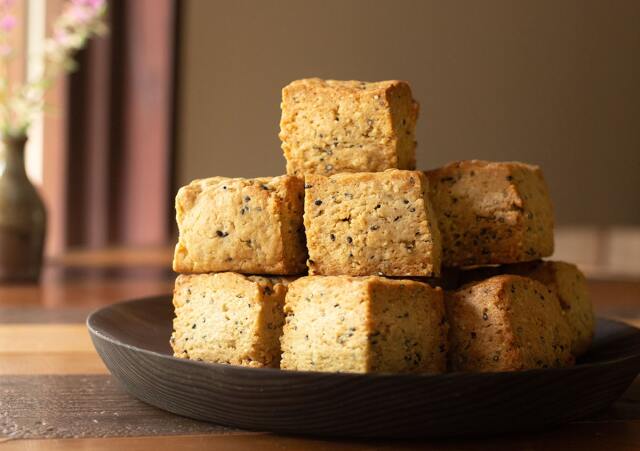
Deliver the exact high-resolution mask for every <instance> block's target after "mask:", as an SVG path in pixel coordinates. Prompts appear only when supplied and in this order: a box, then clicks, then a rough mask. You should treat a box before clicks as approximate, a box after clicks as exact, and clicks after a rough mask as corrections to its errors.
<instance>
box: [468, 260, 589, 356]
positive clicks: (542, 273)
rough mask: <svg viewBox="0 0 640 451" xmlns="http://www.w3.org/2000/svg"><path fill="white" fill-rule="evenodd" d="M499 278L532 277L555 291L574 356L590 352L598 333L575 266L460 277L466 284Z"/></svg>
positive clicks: (524, 266) (504, 268) (505, 268)
mask: <svg viewBox="0 0 640 451" xmlns="http://www.w3.org/2000/svg"><path fill="white" fill-rule="evenodd" d="M496 274H517V275H521V276H525V277H530V278H531V279H534V280H537V281H538V282H541V283H542V284H544V285H545V286H546V287H547V288H549V289H550V290H551V291H553V292H554V293H555V294H556V296H558V301H559V302H560V307H561V308H562V310H563V312H564V315H565V318H566V320H567V322H568V324H569V328H570V329H571V352H572V353H573V355H575V356H576V357H579V356H581V355H582V354H584V353H585V352H587V350H588V349H589V347H590V346H591V342H592V340H593V335H594V333H595V327H596V324H595V315H594V312H593V306H592V304H591V298H590V296H589V289H588V287H587V280H586V278H585V276H584V274H583V273H582V271H580V269H578V267H577V266H576V265H574V264H572V263H566V262H562V261H552V260H546V261H542V260H537V261H535V262H527V263H514V264H511V265H501V266H498V267H492V268H477V269H473V270H468V271H463V272H462V273H461V277H462V279H463V280H466V281H474V280H481V279H485V278H487V277H490V276H492V275H496Z"/></svg>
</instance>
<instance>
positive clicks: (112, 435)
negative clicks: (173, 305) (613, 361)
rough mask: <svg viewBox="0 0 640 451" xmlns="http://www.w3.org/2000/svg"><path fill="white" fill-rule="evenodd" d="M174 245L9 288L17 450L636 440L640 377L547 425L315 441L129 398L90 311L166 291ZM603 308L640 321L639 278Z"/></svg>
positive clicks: (2, 370) (540, 445)
mask: <svg viewBox="0 0 640 451" xmlns="http://www.w3.org/2000/svg"><path fill="white" fill-rule="evenodd" d="M169 258H170V250H169V249H166V250H165V249H159V250H147V251H127V250H116V251H109V252H93V253H78V254H72V255H67V256H66V257H65V258H64V259H63V260H62V261H58V262H52V263H51V264H50V265H49V266H48V267H47V269H46V272H45V276H44V279H43V282H42V284H41V285H40V286H2V287H0V407H1V408H0V441H2V442H1V444H0V448H2V449H3V451H4V450H5V449H6V450H17V449H20V450H21V449H43V450H58V449H65V450H67V449H69V450H74V449H92V450H93V449H97V450H101V449H130V450H152V449H162V448H166V449H203V448H207V447H210V448H215V449H233V450H243V449H247V450H252V449H288V450H294V449H301V450H320V449H338V450H359V449H389V450H391V449H394V450H395V449H505V450H506V449H523V448H526V449H544V450H546V451H548V450H553V449H567V448H577V449H638V448H640V381H636V382H635V383H634V384H633V385H632V386H631V387H630V388H629V390H627V391H626V393H625V394H624V395H623V396H622V398H620V399H619V400H618V401H617V402H616V403H615V404H614V405H613V406H612V407H611V408H609V409H607V410H605V411H603V412H599V413H596V414H593V415H592V416H590V417H589V418H586V419H582V420H579V421H575V422H572V423H569V424H567V425H564V426H560V427H557V428H552V429H550V430H546V431H544V432H536V433H521V434H517V435H509V436H503V437H488V438H482V439H477V438H476V439H455V440H413V441H407V440H403V441H397V440H338V439H317V438H314V439H310V438H303V437H296V436H284V435H275V434H267V433H260V432H257V433H256V432H248V431H243V430H238V429H233V428H228V427H224V426H220V425H215V424H210V423H205V422H199V421H195V420H190V419H187V418H185V417H181V416H176V415H172V414H170V413H167V412H164V411H162V410H159V409H156V408H154V407H151V406H148V405H146V404H144V403H142V402H140V401H138V400H136V399H135V398H133V397H132V396H130V395H128V394H127V393H126V392H125V391H124V390H123V389H122V388H121V387H120V385H119V384H118V383H117V382H116V381H115V380H114V378H113V377H112V376H110V375H109V373H108V372H107V370H106V368H105V367H104V365H103V363H102V361H101V360H100V358H99V357H98V355H97V354H96V352H95V350H94V348H93V345H92V343H91V341H90V338H89V335H88V332H87V329H86V326H85V325H84V320H85V318H86V315H87V314H88V313H89V312H90V311H91V310H93V309H94V308H96V307H99V306H101V305H106V304H110V303H113V302H116V301H119V300H122V299H127V298H134V297H143V296H150V295H157V294H164V293H168V292H169V291H170V290H171V286H172V282H173V274H172V273H171V272H170V271H169V270H168V269H167V268H168V267H169ZM591 289H592V293H593V297H594V301H595V303H596V309H597V311H598V313H599V315H600V316H608V317H616V318H622V319H624V320H625V321H627V322H630V323H632V324H635V325H640V281H629V280H627V281H624V282H622V281H620V282H616V281H592V282H591Z"/></svg>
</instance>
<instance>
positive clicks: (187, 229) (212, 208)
mask: <svg viewBox="0 0 640 451" xmlns="http://www.w3.org/2000/svg"><path fill="white" fill-rule="evenodd" d="M303 197H304V188H303V182H302V180H301V179H298V178H297V177H291V176H281V177H269V178H256V179H241V178H225V177H212V178H209V179H203V180H194V181H193V182H191V183H190V184H189V185H187V186H185V187H183V188H181V189H180V191H179V192H178V195H177V196H176V220H177V223H178V229H179V232H180V238H179V241H178V244H177V245H176V249H175V255H174V260H173V268H174V270H175V271H176V272H181V273H208V272H218V271H238V272H242V273H253V274H300V273H303V272H304V271H305V269H306V268H305V260H306V248H305V244H304V230H303V225H302V217H301V215H302V210H303Z"/></svg>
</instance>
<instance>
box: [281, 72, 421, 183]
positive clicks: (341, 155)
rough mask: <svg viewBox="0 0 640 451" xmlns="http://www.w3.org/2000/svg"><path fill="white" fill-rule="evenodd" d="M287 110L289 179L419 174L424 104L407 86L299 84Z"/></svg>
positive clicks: (290, 89) (285, 101) (287, 93)
mask: <svg viewBox="0 0 640 451" xmlns="http://www.w3.org/2000/svg"><path fill="white" fill-rule="evenodd" d="M281 106H282V117H281V120H280V139H281V140H282V149H283V151H284V155H285V158H286V159H287V174H290V175H298V176H301V175H304V174H321V175H331V174H336V173H339V172H379V171H384V170H386V169H415V166H416V156H415V147H416V140H415V125H416V119H417V117H418V110H419V105H418V103H417V102H416V101H415V100H414V99H413V97H412V95H411V88H410V87H409V85H408V84H407V83H406V82H404V81H397V80H392V81H381V82H375V83H367V82H361V81H336V80H321V79H319V78H310V79H304V80H296V81H294V82H292V83H290V84H289V85H288V86H286V87H285V88H284V89H283V90H282V105H281Z"/></svg>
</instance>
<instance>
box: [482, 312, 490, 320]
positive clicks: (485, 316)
mask: <svg viewBox="0 0 640 451" xmlns="http://www.w3.org/2000/svg"><path fill="white" fill-rule="evenodd" d="M482 319H483V320H485V321H487V320H488V319H489V315H487V312H482Z"/></svg>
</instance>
